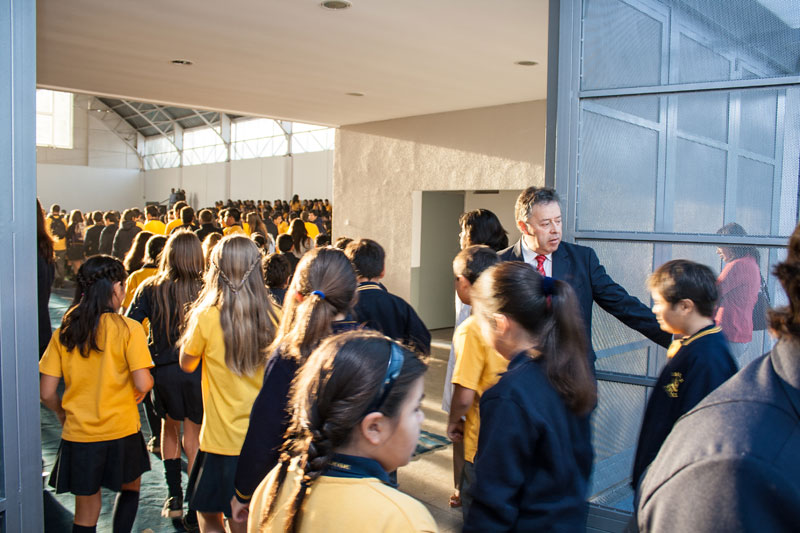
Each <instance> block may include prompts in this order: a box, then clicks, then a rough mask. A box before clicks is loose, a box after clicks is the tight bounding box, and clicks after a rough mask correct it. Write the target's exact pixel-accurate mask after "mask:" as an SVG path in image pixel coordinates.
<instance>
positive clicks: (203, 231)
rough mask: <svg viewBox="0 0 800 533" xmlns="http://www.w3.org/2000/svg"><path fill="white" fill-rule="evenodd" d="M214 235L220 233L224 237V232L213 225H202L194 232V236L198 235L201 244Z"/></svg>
mask: <svg viewBox="0 0 800 533" xmlns="http://www.w3.org/2000/svg"><path fill="white" fill-rule="evenodd" d="M212 233H219V234H220V235H222V230H221V229H219V228H218V227H216V226H215V225H214V224H211V223H208V224H201V225H200V227H199V228H197V229H196V230H194V234H195V235H197V238H198V239H200V242H203V241H204V240H206V237H208V236H209V235H211V234H212Z"/></svg>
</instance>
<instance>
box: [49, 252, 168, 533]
mask: <svg viewBox="0 0 800 533" xmlns="http://www.w3.org/2000/svg"><path fill="white" fill-rule="evenodd" d="M77 282H78V291H76V296H75V300H74V301H73V303H72V305H71V306H70V308H69V310H68V311H67V312H66V314H65V315H64V319H63V320H62V322H61V327H60V328H59V329H58V330H56V331H55V332H54V333H53V337H52V338H51V340H50V344H49V345H48V347H47V350H46V351H45V353H44V355H43V356H42V360H41V361H40V362H39V372H41V374H42V376H41V381H40V396H41V399H42V403H43V404H44V405H45V406H46V407H48V408H49V409H51V410H52V411H53V412H54V413H55V414H56V416H57V417H58V420H59V422H61V424H62V425H63V426H64V429H63V430H62V433H61V445H60V446H59V448H58V456H57V458H56V463H55V465H54V466H53V473H52V475H51V476H50V485H51V486H52V487H54V488H55V489H56V492H58V493H61V492H72V493H73V494H75V518H74V524H73V529H72V531H75V532H79V533H81V532H93V531H95V529H96V525H97V518H98V516H99V515H100V507H101V504H102V500H101V495H100V487H106V488H108V489H111V490H113V491H118V492H119V494H118V495H117V502H116V505H115V506H114V516H113V523H114V531H130V530H131V528H132V527H133V521H134V519H135V518H136V510H137V508H138V506H139V482H140V479H141V475H142V473H143V472H145V471H147V470H150V461H149V459H148V456H147V450H146V448H145V444H144V438H143V437H142V433H141V431H140V429H141V425H140V423H139V410H138V408H137V406H136V404H137V403H139V402H141V401H142V399H143V398H144V396H145V394H147V392H149V391H150V389H151V388H152V386H153V378H152V377H151V375H150V370H149V369H150V367H152V366H153V362H152V361H151V359H150V352H149V350H148V349H147V340H146V339H145V336H144V330H143V329H142V326H141V324H139V323H138V322H136V321H134V320H131V319H129V318H125V317H123V316H120V315H118V314H116V313H115V310H116V309H119V306H120V304H121V303H122V299H123V298H124V297H125V285H124V284H125V267H123V266H122V263H121V262H120V261H119V260H117V259H115V258H113V257H110V256H93V257H90V258H89V259H88V260H87V261H86V262H85V263H84V264H83V265H81V267H80V269H79V270H78V275H77ZM62 377H63V378H64V384H65V388H64V396H63V398H59V397H58V394H57V392H56V389H57V387H58V383H59V381H60V379H61V378H62Z"/></svg>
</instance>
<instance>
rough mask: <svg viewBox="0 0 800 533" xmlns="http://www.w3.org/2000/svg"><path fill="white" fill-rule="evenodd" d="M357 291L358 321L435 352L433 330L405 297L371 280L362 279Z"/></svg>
mask: <svg viewBox="0 0 800 533" xmlns="http://www.w3.org/2000/svg"><path fill="white" fill-rule="evenodd" d="M356 292H357V293H358V301H357V302H356V306H355V307H354V308H353V315H354V318H355V319H356V321H357V322H359V323H360V324H363V325H364V326H366V327H368V328H370V329H374V330H375V331H380V332H381V333H383V334H384V335H386V336H387V337H391V338H392V339H395V340H397V341H400V342H402V343H404V344H407V345H410V346H413V347H414V348H415V349H416V350H418V351H419V352H421V353H423V354H429V353H431V333H430V331H428V328H427V327H425V324H424V323H423V322H422V319H421V318H420V317H419V315H417V312H416V311H414V308H413V307H411V306H410V305H409V304H408V303H407V302H406V301H405V300H403V299H402V298H400V297H399V296H395V295H394V294H392V293H390V292H389V291H387V290H386V287H384V286H383V285H381V284H380V283H374V282H371V281H365V282H363V283H359V284H358V289H357V290H356Z"/></svg>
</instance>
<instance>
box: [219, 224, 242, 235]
mask: <svg viewBox="0 0 800 533" xmlns="http://www.w3.org/2000/svg"><path fill="white" fill-rule="evenodd" d="M237 233H241V234H242V235H245V236H247V233H246V232H245V231H244V229H243V228H242V227H241V226H239V225H234V226H228V227H227V228H225V229H223V230H222V234H223V235H226V236H227V235H236V234H237Z"/></svg>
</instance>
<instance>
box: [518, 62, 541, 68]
mask: <svg viewBox="0 0 800 533" xmlns="http://www.w3.org/2000/svg"><path fill="white" fill-rule="evenodd" d="M514 64H515V65H520V66H523V67H533V66H536V65H538V64H539V63H537V62H536V61H517V62H515V63H514Z"/></svg>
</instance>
